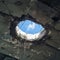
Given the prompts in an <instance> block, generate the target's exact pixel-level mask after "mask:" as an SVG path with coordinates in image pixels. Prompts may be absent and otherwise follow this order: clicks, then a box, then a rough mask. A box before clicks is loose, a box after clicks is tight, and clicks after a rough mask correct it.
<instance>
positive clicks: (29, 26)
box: [27, 23, 35, 31]
mask: <svg viewBox="0 0 60 60" xmlns="http://www.w3.org/2000/svg"><path fill="white" fill-rule="evenodd" d="M29 29H35V23H32V24H29V25H28V27H27V31H28V30H29Z"/></svg>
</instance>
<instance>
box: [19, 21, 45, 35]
mask: <svg viewBox="0 0 60 60" xmlns="http://www.w3.org/2000/svg"><path fill="white" fill-rule="evenodd" d="M18 27H19V29H21V30H22V31H23V32H25V33H27V34H36V33H39V32H41V31H43V30H44V28H43V26H42V25H40V24H37V23H35V22H33V21H30V20H25V21H21V22H20V23H19V24H18Z"/></svg>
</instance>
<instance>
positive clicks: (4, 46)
mask: <svg viewBox="0 0 60 60" xmlns="http://www.w3.org/2000/svg"><path fill="white" fill-rule="evenodd" d="M31 1H32V0H31ZM31 1H30V0H27V1H24V0H21V2H22V4H21V5H19V4H14V3H15V2H16V0H6V2H5V3H6V4H7V6H8V8H9V10H10V12H11V14H12V15H14V16H18V17H20V16H21V15H22V14H25V13H27V12H29V13H30V14H31V15H32V16H33V17H35V18H37V20H38V21H39V22H41V23H43V24H45V23H49V22H52V20H51V17H52V16H54V15H56V13H57V11H55V10H54V9H52V8H50V7H48V6H47V5H44V4H43V3H39V2H35V1H34V0H33V1H32V2H31ZM30 6H31V7H30ZM0 11H2V12H5V13H8V14H9V11H8V9H7V7H6V6H5V5H4V4H3V3H2V2H0ZM8 20H9V18H8V17H6V16H5V17H2V16H1V15H0V52H1V53H4V54H7V55H10V56H13V57H15V58H17V59H21V60H49V59H50V58H53V57H54V58H55V56H56V54H57V57H56V59H57V58H58V59H57V60H60V58H59V55H60V52H59V51H57V50H56V49H60V32H56V31H55V30H53V29H52V33H51V36H52V39H51V40H47V41H46V43H47V44H49V45H51V46H53V47H54V48H53V47H49V46H47V45H45V44H43V45H37V46H32V47H31V48H30V49H24V48H23V47H22V48H21V47H19V46H20V45H19V44H16V42H15V44H14V43H11V37H10V35H9V29H8V28H9V23H8ZM56 28H57V29H60V24H58V23H57V24H56ZM55 48H56V49H55ZM53 60H55V59H53Z"/></svg>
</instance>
